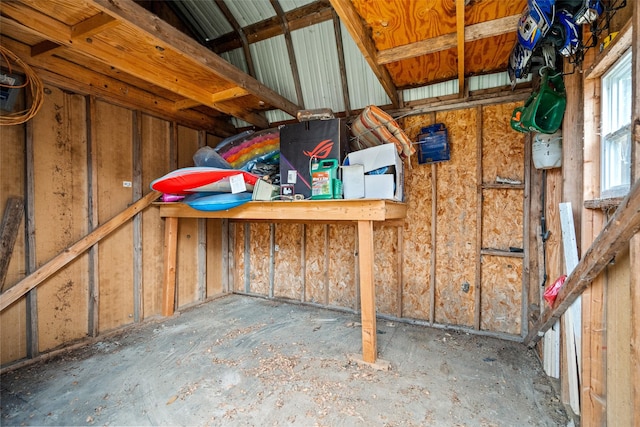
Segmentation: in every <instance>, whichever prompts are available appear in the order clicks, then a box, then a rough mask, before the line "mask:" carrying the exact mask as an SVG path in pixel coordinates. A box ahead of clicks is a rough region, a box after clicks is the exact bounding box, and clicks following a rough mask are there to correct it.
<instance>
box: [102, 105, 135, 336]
mask: <svg viewBox="0 0 640 427" xmlns="http://www.w3.org/2000/svg"><path fill="white" fill-rule="evenodd" d="M96 117H97V118H98V121H97V123H95V147H96V156H97V164H96V169H97V189H98V198H97V202H96V205H97V210H98V222H99V224H103V223H105V222H106V221H108V220H109V219H111V218H113V216H115V215H116V214H117V213H119V212H120V211H122V210H123V209H124V208H126V207H127V206H128V205H129V204H130V203H131V202H132V201H133V193H132V191H133V189H132V187H131V186H127V184H126V183H132V182H133V163H132V157H133V156H132V155H133V144H132V135H133V114H132V112H131V111H130V110H127V109H125V108H121V107H117V106H114V105H111V104H107V103H105V102H97V103H96ZM116 124H117V125H116ZM98 271H99V284H98V289H99V295H100V300H99V301H100V304H99V330H100V331H107V330H111V329H114V328H116V327H119V326H122V325H125V324H128V323H132V322H133V315H134V305H133V295H134V289H133V226H132V224H131V223H127V224H124V225H123V226H122V227H120V228H118V230H116V231H115V232H113V233H112V234H111V235H109V236H108V237H107V238H105V239H103V240H102V241H101V242H100V244H99V247H98Z"/></svg>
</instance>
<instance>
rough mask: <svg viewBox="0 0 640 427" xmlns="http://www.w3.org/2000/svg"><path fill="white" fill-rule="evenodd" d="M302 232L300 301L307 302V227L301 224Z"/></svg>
mask: <svg viewBox="0 0 640 427" xmlns="http://www.w3.org/2000/svg"><path fill="white" fill-rule="evenodd" d="M300 227H301V228H302V230H301V231H300V238H301V239H302V241H301V242H300V277H301V278H302V290H301V292H300V301H301V302H305V301H306V300H307V290H306V287H307V262H306V261H307V255H306V253H307V226H306V225H305V224H300Z"/></svg>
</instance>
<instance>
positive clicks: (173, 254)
mask: <svg viewBox="0 0 640 427" xmlns="http://www.w3.org/2000/svg"><path fill="white" fill-rule="evenodd" d="M177 255H178V218H173V217H169V218H166V220H165V223H164V285H163V287H162V315H163V316H172V315H173V312H174V311H175V306H176V259H177Z"/></svg>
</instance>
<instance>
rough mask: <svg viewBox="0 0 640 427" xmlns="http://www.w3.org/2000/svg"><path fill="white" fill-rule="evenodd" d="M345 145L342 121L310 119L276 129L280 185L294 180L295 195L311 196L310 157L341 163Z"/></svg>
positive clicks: (343, 122)
mask: <svg viewBox="0 0 640 427" xmlns="http://www.w3.org/2000/svg"><path fill="white" fill-rule="evenodd" d="M348 146H349V140H348V133H347V126H346V123H345V121H344V120H343V119H330V120H310V121H306V122H300V123H294V124H290V125H285V126H283V127H282V128H280V182H281V183H282V184H289V183H291V182H292V181H293V180H295V194H302V195H303V196H304V197H305V198H309V197H310V196H311V175H310V173H309V165H310V163H311V158H312V157H315V158H316V159H317V160H318V161H320V160H324V159H336V160H338V162H339V164H342V161H343V160H344V158H345V156H346V155H347V147H348Z"/></svg>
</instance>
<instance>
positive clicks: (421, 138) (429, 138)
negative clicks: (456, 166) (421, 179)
mask: <svg viewBox="0 0 640 427" xmlns="http://www.w3.org/2000/svg"><path fill="white" fill-rule="evenodd" d="M450 159H451V149H450V147H449V135H448V133H447V127H446V126H445V125H444V123H436V124H434V125H431V126H426V127H423V128H422V130H421V131H420V135H418V163H419V164H421V165H422V164H429V163H438V162H444V161H447V160H450Z"/></svg>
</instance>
